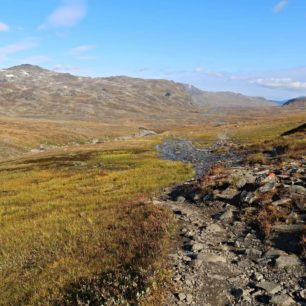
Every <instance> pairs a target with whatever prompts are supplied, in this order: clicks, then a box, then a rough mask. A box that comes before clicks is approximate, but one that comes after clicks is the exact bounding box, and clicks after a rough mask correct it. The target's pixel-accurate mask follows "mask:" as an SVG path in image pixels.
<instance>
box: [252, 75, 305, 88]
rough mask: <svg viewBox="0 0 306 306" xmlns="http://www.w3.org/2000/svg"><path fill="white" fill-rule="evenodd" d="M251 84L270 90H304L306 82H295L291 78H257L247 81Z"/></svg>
mask: <svg viewBox="0 0 306 306" xmlns="http://www.w3.org/2000/svg"><path fill="white" fill-rule="evenodd" d="M249 82H250V83H251V84H256V85H259V86H263V87H267V88H271V89H287V90H297V91H298V90H305V89H306V82H302V81H296V80H293V79H291V78H258V79H255V80H251V81H249Z"/></svg>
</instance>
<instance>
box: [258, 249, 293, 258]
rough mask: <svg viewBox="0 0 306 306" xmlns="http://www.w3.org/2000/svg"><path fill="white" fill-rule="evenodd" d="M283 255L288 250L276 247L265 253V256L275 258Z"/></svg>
mask: <svg viewBox="0 0 306 306" xmlns="http://www.w3.org/2000/svg"><path fill="white" fill-rule="evenodd" d="M281 255H287V253H286V252H284V251H282V250H278V249H274V248H270V249H269V250H268V251H267V252H266V253H265V256H264V257H265V258H275V257H278V256H281Z"/></svg>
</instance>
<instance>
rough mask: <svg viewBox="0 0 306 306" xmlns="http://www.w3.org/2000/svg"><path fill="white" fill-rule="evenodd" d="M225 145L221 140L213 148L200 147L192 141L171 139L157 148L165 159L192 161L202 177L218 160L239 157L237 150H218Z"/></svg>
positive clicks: (231, 159) (229, 159)
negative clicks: (219, 151)
mask: <svg viewBox="0 0 306 306" xmlns="http://www.w3.org/2000/svg"><path fill="white" fill-rule="evenodd" d="M225 145H226V143H225V142H222V141H220V142H217V143H216V144H214V145H213V146H212V147H211V148H205V149H204V148H203V149H199V148H196V147H195V146H194V145H193V144H192V142H191V141H188V140H177V139H169V140H165V141H164V142H163V143H162V144H159V145H158V146H157V150H158V151H159V153H160V154H161V156H162V158H164V159H168V160H176V161H182V162H186V163H191V164H192V165H193V167H194V169H195V171H196V175H197V177H201V176H203V175H204V174H205V173H206V172H207V171H208V170H209V169H210V168H211V167H212V166H213V165H215V164H216V163H218V162H221V161H222V162H226V161H231V162H232V161H234V160H237V159H238V156H237V154H236V153H235V152H228V151H224V152H221V153H218V152H217V150H216V149H217V148H220V147H222V146H225Z"/></svg>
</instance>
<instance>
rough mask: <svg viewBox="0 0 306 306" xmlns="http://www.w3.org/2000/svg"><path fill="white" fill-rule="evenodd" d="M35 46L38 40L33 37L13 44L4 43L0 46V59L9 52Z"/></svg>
mask: <svg viewBox="0 0 306 306" xmlns="http://www.w3.org/2000/svg"><path fill="white" fill-rule="evenodd" d="M37 46H38V42H37V40H35V39H28V40H22V41H18V42H16V43H13V44H9V45H5V46H3V47H0V60H4V59H5V58H6V57H7V56H9V55H11V54H14V53H17V52H21V51H25V50H29V49H33V48H36V47H37Z"/></svg>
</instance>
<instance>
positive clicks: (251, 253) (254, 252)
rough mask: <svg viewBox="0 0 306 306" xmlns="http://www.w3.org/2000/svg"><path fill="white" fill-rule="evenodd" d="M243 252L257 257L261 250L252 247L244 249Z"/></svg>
mask: <svg viewBox="0 0 306 306" xmlns="http://www.w3.org/2000/svg"><path fill="white" fill-rule="evenodd" d="M245 252H246V254H247V255H249V256H250V257H252V258H259V257H261V255H262V251H260V250H257V249H254V248H250V249H246V251H245Z"/></svg>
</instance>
